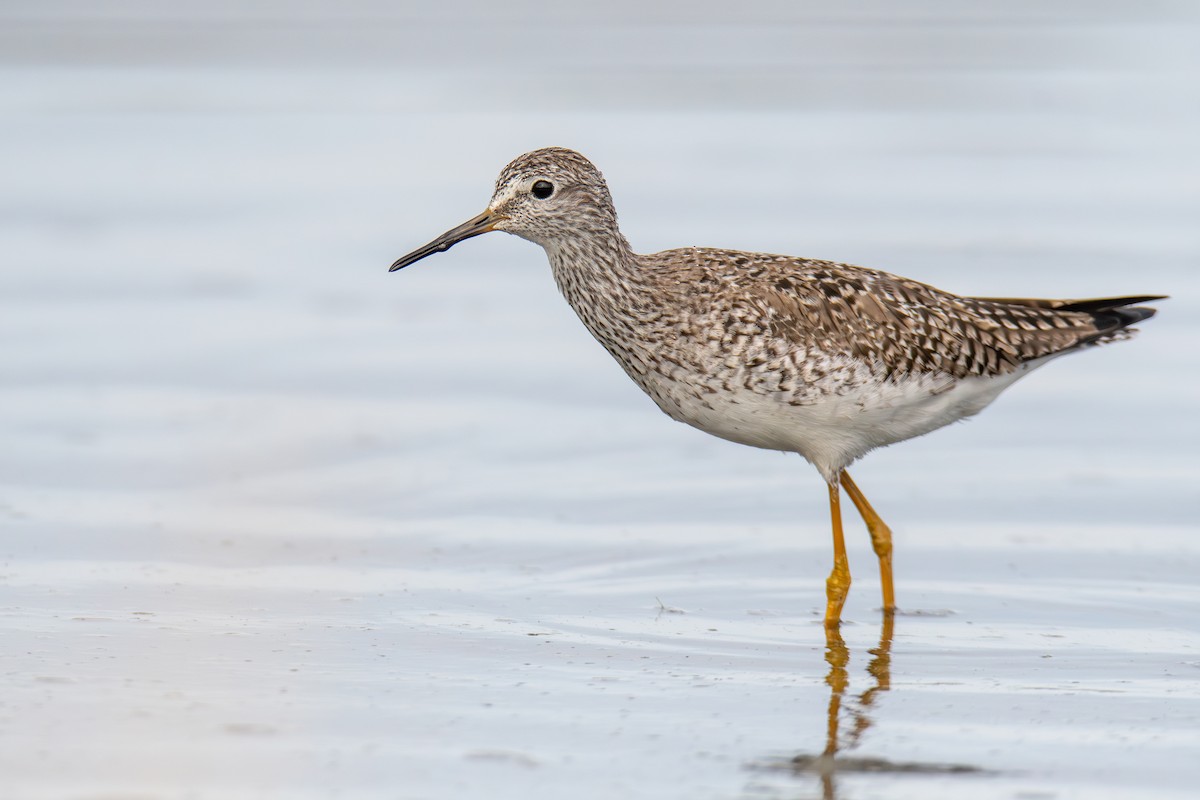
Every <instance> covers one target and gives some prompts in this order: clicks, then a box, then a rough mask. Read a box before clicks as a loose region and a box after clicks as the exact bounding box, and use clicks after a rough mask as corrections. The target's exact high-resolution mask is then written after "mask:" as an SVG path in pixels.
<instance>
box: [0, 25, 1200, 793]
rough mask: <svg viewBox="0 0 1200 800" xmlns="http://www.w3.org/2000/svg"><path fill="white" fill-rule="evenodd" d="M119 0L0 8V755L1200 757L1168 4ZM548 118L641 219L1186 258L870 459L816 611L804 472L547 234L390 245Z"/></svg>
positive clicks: (1127, 774)
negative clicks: (680, 377)
mask: <svg viewBox="0 0 1200 800" xmlns="http://www.w3.org/2000/svg"><path fill="white" fill-rule="evenodd" d="M123 8H125V9H126V10H127V13H128V14H129V15H130V16H129V17H128V18H121V17H117V16H113V15H115V14H116V13H117V11H116V10H115V9H114V10H111V11H109V12H106V14H108V16H105V15H98V14H97V13H96V12H91V11H89V10H88V8H87V7H86V6H84V5H79V6H72V5H69V4H68V5H63V6H61V7H55V9H56V10H55V12H54V13H51V12H47V11H45V10H44V9H42V7H40V6H36V5H28V6H23V5H21V4H13V5H10V6H9V7H6V9H5V10H4V11H3V12H2V13H3V14H4V15H5V24H4V25H3V26H0V55H3V64H4V69H3V71H0V86H3V88H4V91H3V92H0V97H2V98H3V100H0V104H2V105H0V111H3V114H4V120H5V125H3V126H0V141H2V142H3V147H0V162H2V163H0V171H2V173H3V174H4V176H5V180H4V181H3V183H0V252H3V253H4V260H3V262H2V263H3V268H2V270H0V342H2V343H3V346H0V419H3V420H4V421H5V423H4V425H3V428H2V430H3V446H2V447H0V619H2V622H0V630H2V640H0V797H5V798H7V797H12V798H59V797H72V798H114V797H121V798H126V797H130V798H131V797H138V798H143V797H156V798H157V797H163V798H169V797H204V798H207V797H220V798H240V797H267V796H286V797H330V796H342V797H356V798H358V797H402V798H429V797H470V796H479V795H484V794H486V795H488V796H493V797H529V796H535V797H542V796H546V797H553V796H572V797H580V798H592V797H595V798H611V797H653V798H662V797H688V798H710V797H711V798H733V797H766V798H788V800H791V799H792V798H800V797H822V796H824V797H844V798H873V797H879V798H910V797H911V798H932V797H962V796H971V797H980V798H1026V799H1027V800H1029V799H1032V798H1069V797H1088V798H1109V797H1113V798H1115V797H1133V796H1154V797H1180V798H1183V797H1192V796H1194V795H1195V787H1196V786H1197V785H1198V784H1200V764H1198V763H1197V760H1196V758H1195V753H1196V752H1197V751H1198V749H1200V724H1198V722H1200V625H1198V623H1197V619H1200V590H1198V588H1197V579H1196V576H1197V574H1200V538H1198V537H1197V535H1196V534H1197V529H1196V527H1197V526H1196V519H1197V517H1198V514H1197V512H1200V500H1198V499H1197V495H1196V491H1195V487H1196V485H1197V482H1198V480H1200V468H1197V466H1196V460H1195V455H1196V453H1197V450H1198V449H1200V448H1198V447H1197V445H1198V444H1200V430H1198V426H1197V425H1196V423H1195V413H1194V409H1195V408H1196V407H1197V404H1198V403H1200V381H1198V380H1197V378H1196V375H1197V369H1196V367H1197V366H1200V359H1198V358H1197V357H1196V352H1197V350H1198V349H1200V348H1198V346H1200V326H1198V324H1197V319H1200V314H1198V312H1200V307H1198V304H1197V302H1196V299H1195V296H1196V291H1195V290H1196V288H1197V287H1198V286H1200V281H1198V280H1197V277H1196V274H1197V273H1196V269H1195V267H1196V264H1197V256H1198V255H1200V233H1198V229H1197V226H1196V224H1195V220H1196V219H1197V218H1198V212H1200V194H1198V193H1197V189H1196V187H1197V186H1200V166H1198V159H1197V156H1196V154H1195V152H1194V142H1195V141H1196V140H1197V134H1200V112H1198V111H1197V108H1198V107H1197V105H1196V104H1195V103H1194V102H1189V98H1191V99H1192V100H1194V96H1195V89H1194V87H1195V81H1196V76H1197V62H1198V61H1200V56H1197V53H1200V48H1196V47H1193V46H1192V45H1193V44H1194V43H1195V40H1196V32H1197V18H1196V16H1195V14H1194V12H1191V11H1189V10H1188V9H1187V8H1186V7H1185V6H1179V7H1174V8H1173V7H1172V6H1170V5H1167V4H1164V5H1161V6H1155V7H1154V9H1153V10H1152V11H1145V12H1136V13H1135V12H1133V11H1129V10H1120V9H1113V8H1106V7H1104V6H1102V5H1097V6H1093V7H1092V8H1090V9H1089V10H1088V13H1087V15H1086V16H1083V12H1081V11H1078V10H1072V7H1070V6H1062V7H1061V8H1058V7H1049V8H1050V10H1049V11H1048V10H1047V8H1048V7H1046V6H1045V5H1044V4H1038V5H1033V4H1029V5H1024V4H1015V5H1014V4H1006V5H1004V6H1002V7H1001V6H995V7H993V6H991V5H988V4H976V5H974V6H972V9H971V10H970V11H958V12H956V13H957V14H958V15H959V16H953V17H945V16H944V14H943V12H942V11H939V10H938V9H936V8H933V7H932V6H928V7H926V6H920V5H917V6H906V9H905V10H904V11H902V12H900V11H895V10H892V8H891V6H889V5H884V4H878V5H875V4H870V3H868V4H863V5H859V6H856V7H855V8H854V10H852V11H843V12H839V16H829V15H825V16H820V15H818V14H816V12H814V11H813V10H811V9H809V10H805V9H804V8H803V7H795V8H793V7H792V6H787V7H782V6H781V7H775V8H774V9H773V10H771V11H770V12H769V13H768V12H767V11H762V10H759V9H753V10H743V11H740V12H738V13H739V14H741V15H746V16H736V17H735V16H733V15H734V12H732V11H729V10H726V9H724V8H716V7H714V8H703V7H701V8H699V9H697V8H696V7H694V6H689V7H688V8H687V9H682V8H681V9H677V10H676V12H675V14H674V16H671V15H668V16H667V17H664V18H659V17H656V16H654V14H655V13H656V12H653V11H650V12H639V11H637V10H636V9H634V7H633V6H629V7H628V8H627V7H625V6H624V5H622V4H618V5H616V6H613V7H612V9H613V10H612V11H610V12H607V13H609V14H610V16H608V17H605V18H604V19H603V20H602V21H601V22H600V23H595V24H593V23H592V22H591V21H589V20H585V19H583V18H581V17H578V16H575V15H574V13H575V12H571V11H569V10H566V11H560V12H556V15H550V16H537V15H535V12H534V11H533V10H532V9H526V8H524V7H523V6H518V7H516V8H515V9H508V11H507V12H506V13H505V14H500V13H499V12H497V11H496V9H494V8H492V7H488V6H484V5H473V6H470V10H471V11H472V14H473V16H471V17H470V21H469V22H467V23H462V24H459V23H458V22H456V21H455V20H454V19H450V18H447V17H445V16H442V17H438V16H436V14H437V13H448V12H426V16H424V17H420V16H419V15H417V14H415V13H413V12H410V11H396V10H395V9H394V8H392V7H390V6H385V5H370V4H366V5H362V6H356V7H354V9H351V10H348V11H347V10H338V9H337V8H334V7H324V6H320V5H313V6H307V7H306V9H307V10H306V11H304V12H303V15H302V16H300V17H294V16H289V14H291V13H292V12H288V13H287V14H285V13H284V12H283V11H279V10H276V11H275V12H263V14H262V15H261V16H256V15H255V14H252V13H250V12H246V11H243V10H241V9H240V7H239V6H236V5H234V4H229V5H227V6H226V5H221V4H216V5H212V4H206V5H205V6H204V8H203V9H197V8H191V7H188V8H184V7H182V6H180V7H174V6H161V5H155V6H153V7H151V6H146V7H138V6H136V5H133V6H124V7H123ZM265 8H268V9H269V8H270V7H269V6H267V7H265ZM1056 8H1057V10H1055V9H1056ZM164 9H166V10H164ZM796 9H799V10H796ZM297 13H300V12H297ZM1139 15H1140V16H1139ZM98 16H99V17H102V18H97V17H98ZM39 42H40V43H41V45H42V46H41V47H38V46H37V45H38V43H39ZM526 42H531V43H534V44H533V45H530V47H528V48H527V47H525V46H523V43H526ZM565 42H569V44H568V43H565ZM401 44H402V45H403V46H401ZM618 44H619V45H622V46H623V47H624V49H622V47H616V46H615V45H618ZM535 45H536V46H535ZM651 45H653V46H651ZM630 48H632V49H630ZM550 143H558V144H564V145H570V146H574V147H577V148H578V149H580V150H582V151H584V152H585V153H587V154H589V155H590V156H592V157H593V158H594V159H595V160H596V161H597V162H598V163H599V165H600V166H601V168H602V169H604V170H605V173H606V175H607V176H608V178H609V182H610V184H611V186H612V188H613V192H614V195H615V197H616V200H617V203H618V207H619V209H620V211H621V214H622V220H623V223H624V227H625V230H626V233H627V234H628V236H629V237H630V239H631V241H632V242H633V244H634V245H635V247H637V248H639V249H642V250H654V249H660V248H664V247H672V246H679V245H684V244H712V245H723V246H736V247H744V248H751V249H760V250H767V251H776V252H792V253H797V254H802V255H810V256H815V257H830V258H837V259H841V260H847V261H852V262H856V263H864V264H869V265H872V266H878V267H881V268H885V269H890V270H893V271H896V272H899V273H902V274H906V275H911V276H913V277H916V278H919V279H922V280H926V281H929V282H931V283H933V284H935V285H939V286H943V287H945V288H948V289H951V290H956V291H962V292H967V293H975V294H992V295H1020V294H1037V295H1046V296H1090V295H1094V296H1103V295H1110V294H1121V293H1135V292H1136V293H1141V292H1161V293H1168V294H1171V295H1173V299H1172V300H1170V301H1169V302H1167V303H1163V304H1162V305H1161V312H1162V313H1161V314H1160V316H1159V317H1157V318H1156V319H1154V320H1153V321H1152V322H1149V323H1147V324H1146V325H1145V326H1144V331H1143V333H1142V334H1141V336H1140V337H1139V338H1138V339H1137V340H1136V341H1134V342H1131V343H1127V344H1121V345H1119V346H1113V347H1109V348H1103V349H1097V350H1093V351H1089V352H1086V353H1082V354H1079V355H1077V356H1072V357H1070V358H1068V359H1064V360H1062V361H1060V362H1058V363H1055V364H1053V365H1051V366H1049V367H1047V368H1046V369H1044V370H1041V371H1039V372H1038V373H1037V374H1036V375H1034V376H1032V377H1030V378H1029V379H1027V380H1025V381H1023V382H1022V383H1021V384H1019V385H1018V386H1017V387H1015V388H1014V389H1013V390H1012V391H1011V392H1010V393H1009V394H1008V395H1006V396H1005V397H1004V398H1003V399H1001V400H1000V401H999V402H997V404H996V405H995V406H994V407H992V408H990V409H988V411H987V412H986V413H985V414H983V415H982V416H981V417H979V418H978V419H977V420H975V421H973V422H971V423H970V424H968V425H960V426H955V427H954V428H953V429H950V430H946V431H941V432H938V433H935V434H933V435H931V436H929V437H925V438H923V439H920V440H917V441H913V442H908V443H906V444H904V445H903V446H902V447H897V448H892V449H890V450H885V451H881V452H879V453H875V454H872V456H870V457H869V458H868V459H867V460H866V461H865V462H864V463H863V464H862V465H861V466H860V467H859V468H858V469H857V470H856V472H855V475H856V479H857V480H858V482H859V484H860V485H861V486H862V487H863V488H864V490H865V491H866V492H867V494H868V495H869V496H870V497H871V499H872V501H873V502H874V504H875V505H876V507H877V508H878V509H879V510H880V511H881V512H882V513H883V515H884V516H885V518H886V519H887V520H888V521H889V522H890V523H891V525H892V527H893V528H894V530H895V531H896V540H897V541H896V543H897V554H896V573H897V587H898V596H899V603H900V605H901V607H902V611H903V613H902V614H900V615H899V616H898V617H897V618H896V619H895V624H894V629H892V630H888V629H886V628H885V627H884V626H883V625H882V623H881V621H880V617H879V613H878V611H877V606H878V580H877V578H876V574H875V567H874V559H873V556H872V554H871V552H870V549H869V546H868V542H867V537H866V536H865V535H864V533H863V532H862V531H861V529H860V527H859V526H858V524H857V521H856V520H852V517H851V516H850V515H848V516H847V520H848V537H849V539H850V542H849V546H850V558H851V567H852V569H853V570H854V575H855V584H854V586H853V588H852V590H851V595H850V599H849V603H848V605H847V608H846V612H845V617H846V620H847V622H846V625H845V626H844V629H843V636H844V641H843V642H841V643H839V642H833V643H832V644H831V645H827V642H826V641H825V637H824V635H823V629H822V626H821V625H820V624H819V619H820V616H819V615H820V613H821V611H822V610H823V581H824V576H825V574H826V572H827V571H828V563H829V543H828V535H829V534H828V523H827V518H826V514H827V509H826V508H825V493H824V490H823V489H822V487H821V485H820V481H819V478H818V477H817V475H816V473H815V472H814V471H813V470H812V469H811V468H810V467H808V466H806V465H805V464H803V463H802V462H801V461H800V460H799V459H798V458H796V457H794V456H779V455H776V454H771V453H766V452H760V451H753V450H750V449H747V448H740V447H737V446H735V445H730V444H728V443H725V442H722V441H719V440H715V439H711V438H709V437H705V436H702V435H700V434H698V433H696V432H694V431H692V430H690V429H688V428H686V427H684V426H680V425H676V424H673V423H671V422H670V421H669V420H667V419H666V418H665V417H663V416H662V415H661V414H659V413H658V412H657V411H656V410H655V409H654V408H653V406H652V405H651V404H650V403H649V401H647V400H646V399H645V398H644V397H642V396H641V394H640V392H639V391H638V390H637V389H636V387H634V386H632V385H631V384H629V383H628V381H627V380H626V379H625V378H624V376H623V375H622V374H621V372H620V370H619V368H617V367H616V365H615V364H613V363H612V362H611V361H610V360H609V358H608V356H607V355H606V354H605V353H604V352H603V350H602V349H601V348H599V347H597V346H596V345H595V343H594V342H592V341H591V340H590V339H589V338H588V335H587V333H586V332H585V331H584V330H583V329H582V327H581V326H580V325H579V324H578V322H577V321H576V320H575V319H574V317H573V315H572V313H571V312H570V310H569V309H568V308H567V307H566V306H565V304H564V303H563V302H562V301H561V299H560V298H559V297H558V296H557V295H556V293H555V290H554V287H553V285H552V282H551V280H550V278H549V275H548V270H547V268H546V266H545V263H544V258H543V256H542V255H541V254H540V253H539V252H537V250H536V248H534V247H533V246H532V245H529V244H527V243H524V242H521V241H519V240H516V239H513V238H511V237H499V236H497V237H484V238H481V239H477V240H473V241H472V242H468V243H465V244H463V245H462V246H460V247H458V248H456V249H455V250H454V251H453V252H452V253H450V254H445V255H441V256H438V257H437V258H435V259H431V260H429V261H427V262H422V263H421V264H420V265H419V266H416V267H413V268H412V269H409V270H405V271H404V272H403V273H401V274H398V275H388V274H387V273H386V268H387V265H388V264H390V263H391V261H392V260H393V259H394V258H395V257H397V256H398V255H401V254H403V253H404V252H407V251H408V250H410V249H412V248H413V247H414V246H416V245H419V244H421V243H423V242H425V241H427V240H428V239H429V238H431V237H432V236H433V235H435V234H437V233H440V232H441V231H442V230H444V229H446V228H448V227H450V226H451V225H454V224H457V223H458V222H460V221H462V220H463V219H466V218H467V217H468V216H470V215H472V214H474V213H477V212H478V211H479V210H480V208H481V207H482V205H483V203H485V202H486V199H487V196H488V192H489V189H490V182H491V180H492V179H493V177H494V175H495V173H496V172H497V171H498V170H499V168H500V167H501V166H502V165H503V164H504V163H505V162H506V161H507V160H508V159H509V158H511V157H512V156H514V155H516V154H517V153H519V152H522V151H524V150H527V149H530V148H532V147H536V146H541V145H544V144H550ZM831 721H832V724H831ZM833 750H836V751H837V752H836V755H833V756H830V755H828V754H829V753H830V752H831V751H833ZM823 754H826V755H825V756H824V757H823Z"/></svg>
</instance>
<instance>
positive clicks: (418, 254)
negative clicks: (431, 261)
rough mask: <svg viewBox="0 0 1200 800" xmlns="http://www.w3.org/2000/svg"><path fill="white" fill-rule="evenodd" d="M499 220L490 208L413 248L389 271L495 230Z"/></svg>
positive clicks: (402, 267)
mask: <svg viewBox="0 0 1200 800" xmlns="http://www.w3.org/2000/svg"><path fill="white" fill-rule="evenodd" d="M499 220H500V217H498V216H497V215H496V214H494V213H492V210H491V209H490V208H489V209H488V210H487V211H484V212H483V213H482V214H480V215H479V216H478V217H475V218H474V219H469V220H467V221H466V222H464V223H463V224H462V225H459V226H458V227H457V228H451V229H450V230H448V231H446V232H445V233H443V234H442V235H441V236H439V237H437V238H436V239H434V240H433V241H432V242H430V243H429V244H427V245H425V246H424V247H418V248H417V249H416V250H413V251H412V252H411V253H409V254H408V255H406V256H404V257H403V258H399V259H397V260H396V263H395V264H392V266H391V269H389V270H388V272H395V271H396V270H398V269H404V268H405V267H407V266H408V265H409V264H415V263H416V262H418V261H420V260H421V259H422V258H424V257H425V256H430V255H433V254H434V253H441V252H443V251H445V250H449V249H450V248H451V247H453V246H454V245H456V244H458V243H459V242H461V241H462V240H463V239H470V238H471V237H472V236H478V235H479V234H481V233H487V232H488V231H494V230H495V229H496V223H497V222H498V221H499Z"/></svg>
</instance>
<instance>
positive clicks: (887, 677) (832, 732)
mask: <svg viewBox="0 0 1200 800" xmlns="http://www.w3.org/2000/svg"><path fill="white" fill-rule="evenodd" d="M893 627H894V619H893V617H892V615H891V614H885V615H884V618H883V626H882V628H881V629H880V633H879V645H878V646H877V647H875V648H873V649H872V650H871V651H870V653H871V663H870V664H868V665H867V672H868V673H869V674H870V675H871V678H872V679H873V681H874V683H873V685H871V686H870V687H869V688H868V689H867V690H866V691H864V692H862V693H861V694H859V695H857V696H851V697H850V698H847V697H846V690H847V689H848V688H849V686H850V672H849V669H848V667H849V664H850V648H848V647H847V646H846V641H845V640H844V639H843V638H842V635H841V633H840V632H839V631H838V629H837V628H827V629H826V631H825V662H826V663H827V664H828V665H829V672H828V673H827V674H826V676H825V683H826V684H828V685H829V711H828V714H827V715H826V732H825V750H824V751H823V752H822V753H821V755H820V756H818V757H816V758H813V757H812V756H796V757H795V758H794V759H792V765H793V769H795V770H797V771H804V772H809V773H812V772H815V773H817V774H818V775H819V776H820V778H821V789H822V796H823V797H824V798H825V800H835V798H836V797H837V783H836V776H837V772H838V769H839V768H841V767H844V766H845V763H844V761H839V759H838V753H839V752H842V751H844V750H851V749H853V748H854V747H856V746H857V745H858V742H859V740H860V739H861V738H862V735H863V734H864V733H865V732H866V730H867V729H868V728H870V727H871V724H872V720H871V716H870V710H871V707H872V706H873V705H874V703H875V700H876V698H877V697H878V695H879V694H880V693H881V692H886V691H887V690H888V689H889V688H891V683H892V676H891V666H892V632H893ZM847 715H848V716H849V718H850V719H851V720H853V724H852V726H851V728H850V731H849V732H848V733H846V734H845V735H844V736H843V733H842V730H841V726H842V719H843V717H845V716H847Z"/></svg>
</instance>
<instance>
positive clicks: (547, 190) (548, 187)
mask: <svg viewBox="0 0 1200 800" xmlns="http://www.w3.org/2000/svg"><path fill="white" fill-rule="evenodd" d="M532 191H533V196H534V197H536V198H537V199H538V200H545V199H546V198H547V197H549V196H550V195H552V194H554V184H553V183H551V182H550V181H537V182H536V183H534V184H533V189H532Z"/></svg>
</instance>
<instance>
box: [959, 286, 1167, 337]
mask: <svg viewBox="0 0 1200 800" xmlns="http://www.w3.org/2000/svg"><path fill="white" fill-rule="evenodd" d="M980 299H987V300H991V301H993V302H1001V303H1012V304H1014V305H1020V306H1031V307H1033V308H1045V309H1050V310H1053V311H1077V312H1080V313H1083V314H1090V315H1091V316H1092V319H1093V320H1094V323H1095V325H1096V333H1095V334H1093V335H1090V336H1087V337H1086V338H1084V339H1082V340H1080V341H1079V342H1078V343H1077V344H1076V345H1075V346H1076V347H1086V346H1087V345H1091V344H1103V343H1104V342H1112V341H1117V340H1119V339H1126V338H1128V337H1129V336H1130V335H1131V334H1133V333H1134V331H1127V330H1126V329H1127V328H1128V327H1129V326H1130V325H1136V324H1137V323H1139V322H1141V321H1142V320H1144V319H1150V317H1153V316H1154V314H1155V313H1156V310H1155V309H1153V308H1150V307H1148V306H1138V305H1136V304H1137V303H1151V302H1154V301H1155V300H1166V299H1167V296H1166V295H1161V294H1142V295H1132V296H1130V297H1096V298H1091V299H1088V300H1045V299H1041V298H1030V297H1003V298H999V297H988V298H980ZM1128 306H1134V308H1128Z"/></svg>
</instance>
